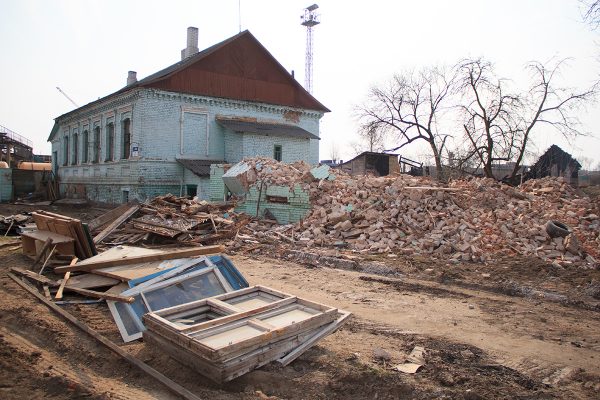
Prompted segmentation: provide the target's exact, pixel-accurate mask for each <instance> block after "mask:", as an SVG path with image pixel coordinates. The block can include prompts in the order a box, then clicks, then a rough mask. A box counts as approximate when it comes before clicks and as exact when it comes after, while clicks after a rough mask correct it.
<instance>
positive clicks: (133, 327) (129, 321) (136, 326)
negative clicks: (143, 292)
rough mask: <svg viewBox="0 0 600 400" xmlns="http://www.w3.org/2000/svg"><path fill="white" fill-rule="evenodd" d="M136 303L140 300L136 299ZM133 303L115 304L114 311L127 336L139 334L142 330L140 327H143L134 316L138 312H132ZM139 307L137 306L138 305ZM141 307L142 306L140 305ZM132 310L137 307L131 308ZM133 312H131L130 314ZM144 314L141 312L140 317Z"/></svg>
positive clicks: (137, 317)
mask: <svg viewBox="0 0 600 400" xmlns="http://www.w3.org/2000/svg"><path fill="white" fill-rule="evenodd" d="M136 301H140V298H139V297H138V298H137V299H136ZM134 304H135V303H133V304H132V305H129V304H126V303H120V302H115V309H116V310H117V313H118V314H119V317H120V318H121V322H123V326H124V327H125V331H127V334H128V335H133V334H136V333H140V332H141V331H142V329H141V328H140V327H143V325H142V323H141V321H139V318H140V317H139V316H137V315H135V314H137V313H138V310H132V306H133V305H134ZM138 306H139V304H138ZM142 307H143V305H142ZM133 308H137V307H135V306H134V307H133ZM143 309H145V307H143ZM130 311H133V312H130ZM143 314H144V312H142V314H141V315H143Z"/></svg>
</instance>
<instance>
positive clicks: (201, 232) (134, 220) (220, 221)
mask: <svg viewBox="0 0 600 400" xmlns="http://www.w3.org/2000/svg"><path fill="white" fill-rule="evenodd" d="M234 206H235V205H234V204H232V203H220V204H215V203H208V202H205V201H197V200H191V199H188V198H185V197H178V196H174V195H171V194H167V195H164V196H158V197H155V198H153V199H151V200H150V201H148V202H146V203H143V204H130V203H128V204H125V205H123V206H120V207H119V208H117V209H115V210H116V211H115V210H111V211H110V212H108V213H107V214H105V215H103V216H101V217H99V218H98V219H97V220H99V221H96V220H95V221H92V222H91V223H90V225H91V226H93V227H94V232H97V231H99V230H101V229H102V230H103V232H105V235H102V237H99V236H96V237H95V238H94V240H95V241H96V238H98V237H99V241H98V242H100V241H103V242H104V243H106V244H110V245H118V244H136V243H140V242H146V243H153V244H156V243H158V244H169V243H180V244H188V245H194V246H198V245H202V244H208V243H213V242H216V241H218V240H222V239H230V238H233V237H235V236H236V234H237V233H238V232H239V230H240V229H241V228H242V227H243V226H244V225H245V224H246V223H247V222H248V221H249V219H250V217H248V216H246V215H243V214H236V213H234V212H233V209H234ZM109 214H111V215H109ZM111 221H112V222H111ZM103 227H105V228H104V229H103Z"/></svg>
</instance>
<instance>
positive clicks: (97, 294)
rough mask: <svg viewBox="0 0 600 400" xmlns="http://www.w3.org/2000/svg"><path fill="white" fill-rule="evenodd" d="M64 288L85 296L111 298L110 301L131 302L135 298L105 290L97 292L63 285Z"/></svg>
mask: <svg viewBox="0 0 600 400" xmlns="http://www.w3.org/2000/svg"><path fill="white" fill-rule="evenodd" d="M65 290H68V291H70V292H75V293H78V294H81V295H84V296H87V297H92V298H95V299H103V300H112V301H119V302H121V303H130V304H131V303H133V302H134V301H135V299H134V298H133V297H129V296H121V295H118V294H112V293H106V292H97V291H95V290H89V289H80V288H78V287H72V286H69V285H65Z"/></svg>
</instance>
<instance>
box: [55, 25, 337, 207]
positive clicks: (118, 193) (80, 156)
mask: <svg viewBox="0 0 600 400" xmlns="http://www.w3.org/2000/svg"><path fill="white" fill-rule="evenodd" d="M326 112H329V110H328V109H327V108H326V107H325V106H324V105H323V104H321V103H320V102H319V101H317V100H316V99H315V98H314V97H313V96H312V95H311V94H310V93H308V92H307V91H306V90H305V89H304V88H303V87H302V86H301V85H300V84H299V83H298V82H297V81H296V80H295V79H294V78H293V76H292V75H291V74H290V73H288V72H287V71H286V70H285V68H284V67H283V66H282V65H281V64H279V62H277V60H276V59H275V58H274V57H273V56H272V55H271V54H270V53H269V52H268V51H267V49H265V48H264V47H263V46H262V44H261V43H260V42H259V41H258V40H257V39H256V38H255V37H254V36H253V35H252V34H251V33H250V32H248V31H244V32H241V33H239V34H237V35H235V36H233V37H231V38H229V39H226V40H224V41H223V42H221V43H218V44H216V45H214V46H212V47H209V48H207V49H205V50H203V51H201V52H199V51H198V30H197V29H196V28H188V38H187V47H186V48H185V49H184V50H182V60H181V61H180V62H178V63H175V64H173V65H171V66H170V67H167V68H165V69H163V70H161V71H159V72H156V73H155V74H152V75H150V76H148V77H146V78H144V79H142V80H140V81H137V77H136V73H135V72H133V71H130V72H129V75H128V77H127V86H125V87H124V88H123V89H121V90H118V91H117V92H115V93H113V94H110V95H108V96H106V97H103V98H101V99H99V100H97V101H94V102H92V103H89V104H87V105H85V106H83V107H80V108H77V109H75V110H73V111H71V112H68V113H66V114H64V115H61V116H59V117H58V118H56V119H55V124H54V128H53V129H52V132H51V133H50V136H49V138H48V141H50V142H51V143H52V163H53V168H54V171H55V172H56V173H57V175H58V177H59V184H60V191H61V194H62V195H64V196H65V195H66V196H67V197H80V198H88V199H91V200H95V201H100V202H107V203H121V202H126V201H128V200H130V199H133V198H136V199H138V200H145V199H146V198H149V197H153V196H156V195H160V194H165V193H169V192H170V193H173V194H177V195H198V196H199V197H200V198H208V193H209V171H210V165H211V164H216V163H224V162H226V163H236V162H238V161H240V160H242V159H243V158H244V157H254V156H262V157H273V158H275V159H277V160H280V161H284V162H294V161H300V160H303V161H306V162H308V163H311V164H316V163H317V162H318V154H319V122H320V119H321V117H323V115H324V113H326Z"/></svg>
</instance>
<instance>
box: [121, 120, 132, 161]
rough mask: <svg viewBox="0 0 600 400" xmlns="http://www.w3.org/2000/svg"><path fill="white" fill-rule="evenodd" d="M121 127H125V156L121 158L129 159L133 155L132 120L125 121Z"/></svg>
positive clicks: (122, 155)
mask: <svg viewBox="0 0 600 400" xmlns="http://www.w3.org/2000/svg"><path fill="white" fill-rule="evenodd" d="M121 126H122V127H123V134H122V137H123V143H122V144H123V154H121V158H122V159H128V158H129V154H130V153H131V119H129V118H126V119H124V120H123V122H122V124H121Z"/></svg>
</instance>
